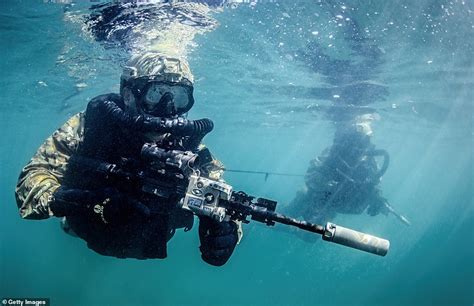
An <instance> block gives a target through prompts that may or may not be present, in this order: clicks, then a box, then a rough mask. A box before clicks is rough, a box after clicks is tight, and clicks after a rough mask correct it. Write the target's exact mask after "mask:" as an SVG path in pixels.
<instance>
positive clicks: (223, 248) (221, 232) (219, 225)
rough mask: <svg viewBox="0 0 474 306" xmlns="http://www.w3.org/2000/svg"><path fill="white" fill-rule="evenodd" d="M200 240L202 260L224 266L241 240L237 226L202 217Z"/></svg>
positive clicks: (200, 219)
mask: <svg viewBox="0 0 474 306" xmlns="http://www.w3.org/2000/svg"><path fill="white" fill-rule="evenodd" d="M199 240H200V241H201V246H200V250H201V254H202V255H201V257H202V259H203V260H204V261H205V262H207V263H208V264H210V265H213V266H222V265H224V264H225V263H226V262H227V260H229V258H230V256H231V255H232V252H233V251H234V248H235V245H236V244H237V241H238V240H239V237H238V233H237V224H236V223H235V222H232V221H228V222H217V221H215V220H212V219H210V218H208V217H200V218H199Z"/></svg>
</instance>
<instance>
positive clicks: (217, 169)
mask: <svg viewBox="0 0 474 306" xmlns="http://www.w3.org/2000/svg"><path fill="white" fill-rule="evenodd" d="M198 155H199V158H200V160H201V165H200V170H201V173H202V174H203V176H205V177H208V178H210V179H213V180H223V175H224V170H225V168H224V164H223V163H222V162H221V161H220V160H218V159H216V158H215V157H214V156H213V155H212V154H211V152H210V151H209V149H208V148H207V147H206V146H205V145H203V144H201V145H199V147H198ZM235 223H236V224H237V234H238V237H239V239H238V241H237V243H240V241H241V240H242V237H243V235H244V232H243V230H242V222H240V221H235Z"/></svg>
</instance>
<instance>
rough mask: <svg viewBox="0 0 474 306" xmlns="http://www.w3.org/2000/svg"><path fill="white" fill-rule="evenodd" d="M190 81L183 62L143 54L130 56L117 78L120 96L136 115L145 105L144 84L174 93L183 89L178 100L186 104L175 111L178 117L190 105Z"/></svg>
mask: <svg viewBox="0 0 474 306" xmlns="http://www.w3.org/2000/svg"><path fill="white" fill-rule="evenodd" d="M193 81H194V80H193V75H192V73H191V70H190V69H189V65H188V63H187V61H186V59H184V58H175V57H169V56H165V55H163V54H161V53H158V52H146V53H143V54H139V55H135V56H133V57H132V58H131V59H130V60H129V61H128V63H127V64H126V66H125V67H124V69H123V72H122V76H121V77H120V94H121V95H122V97H123V98H124V101H125V104H126V106H127V107H128V108H129V109H131V110H133V111H138V112H140V109H143V108H144V107H145V106H146V103H144V102H146V101H145V100H146V99H145V98H144V95H146V89H147V88H146V84H149V83H150V82H152V83H159V84H166V85H162V86H168V87H169V86H171V87H174V88H175V89H176V88H178V87H179V88H185V92H184V93H182V94H181V95H180V96H186V97H187V99H188V100H189V103H188V104H187V106H186V107H183V108H182V109H180V110H175V111H176V112H178V114H179V113H184V112H187V111H188V110H189V108H191V106H192V104H193V103H194V99H193V98H192V91H193ZM175 91H176V90H175ZM178 94H180V93H178ZM178 94H176V95H175V97H177V96H178ZM171 96H173V95H171ZM156 102H158V101H156ZM156 104H157V103H156ZM162 109H163V107H162ZM161 115H164V114H161Z"/></svg>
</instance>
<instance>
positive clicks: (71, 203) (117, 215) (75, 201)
mask: <svg viewBox="0 0 474 306" xmlns="http://www.w3.org/2000/svg"><path fill="white" fill-rule="evenodd" d="M53 198H54V199H53V201H52V202H51V205H50V207H51V210H52V211H53V213H54V215H55V216H57V217H63V216H73V215H89V216H92V217H93V218H96V219H97V220H98V221H99V222H102V223H104V224H120V223H123V222H125V221H126V219H127V218H129V217H133V216H136V215H140V216H148V215H149V214H150V210H149V209H148V207H146V206H145V205H144V204H142V203H140V202H139V201H137V200H135V199H131V198H129V197H128V196H126V195H124V194H122V193H120V192H119V191H118V190H116V189H115V188H103V189H97V190H84V189H73V188H67V187H65V186H61V187H59V188H58V190H56V192H55V193H54V196H53Z"/></svg>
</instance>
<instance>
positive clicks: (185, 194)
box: [70, 143, 390, 256]
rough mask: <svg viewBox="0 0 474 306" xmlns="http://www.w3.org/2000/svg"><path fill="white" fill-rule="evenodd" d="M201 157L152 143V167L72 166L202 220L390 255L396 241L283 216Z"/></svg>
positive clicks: (146, 149) (148, 153)
mask: <svg viewBox="0 0 474 306" xmlns="http://www.w3.org/2000/svg"><path fill="white" fill-rule="evenodd" d="M199 159H200V158H199V155H198V154H196V153H193V152H191V151H180V150H172V149H163V148H162V147H159V146H158V145H156V144H151V143H147V144H145V145H144V146H143V147H142V150H141V162H140V163H138V164H141V163H144V164H145V165H146V167H141V168H140V167H138V168H136V167H134V166H130V165H131V164H136V162H134V161H133V160H132V161H131V160H125V159H124V160H123V161H122V162H121V163H118V164H112V163H107V162H102V161H98V160H95V159H89V158H85V157H80V156H76V157H74V158H71V161H70V162H71V163H76V164H77V163H79V164H80V166H81V168H82V169H85V168H88V171H91V170H92V171H94V172H95V173H96V174H100V175H102V176H104V177H106V178H109V179H113V180H114V181H118V182H122V183H124V184H126V185H129V186H130V185H132V186H135V187H136V188H139V189H140V190H141V192H143V193H145V194H147V195H149V196H151V197H153V198H157V199H161V200H165V201H164V202H173V203H177V204H176V205H178V206H179V207H181V208H182V209H185V210H188V211H191V212H193V213H194V214H196V215H198V216H207V217H210V218H212V219H214V220H216V221H218V222H222V221H229V220H237V221H241V222H243V223H249V221H250V220H248V218H250V219H251V220H254V221H257V222H262V223H265V224H266V225H268V226H272V225H274V224H275V223H282V224H286V225H290V226H295V227H297V228H300V229H302V230H305V231H309V232H313V233H316V234H320V235H322V239H323V240H325V241H330V242H334V243H337V244H341V245H344V246H348V247H351V248H355V249H358V250H362V251H366V252H369V253H373V254H376V255H380V256H385V255H386V254H387V252H388V249H389V246H390V242H389V241H388V240H385V239H382V238H378V237H375V236H372V235H368V234H365V233H361V232H357V231H354V230H352V229H348V228H345V227H342V226H339V225H336V224H333V223H329V222H328V223H327V224H326V225H325V226H322V225H318V224H313V223H310V222H307V221H303V220H297V219H294V218H291V217H288V216H285V215H282V214H279V213H277V212H276V211H275V210H276V206H277V202H276V201H272V200H269V199H265V198H255V197H253V196H251V195H248V194H246V193H245V192H242V191H237V192H236V191H234V190H233V188H232V186H231V185H229V184H227V183H225V182H223V181H220V180H215V179H211V178H208V177H204V176H202V175H201V173H200V171H199Z"/></svg>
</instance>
